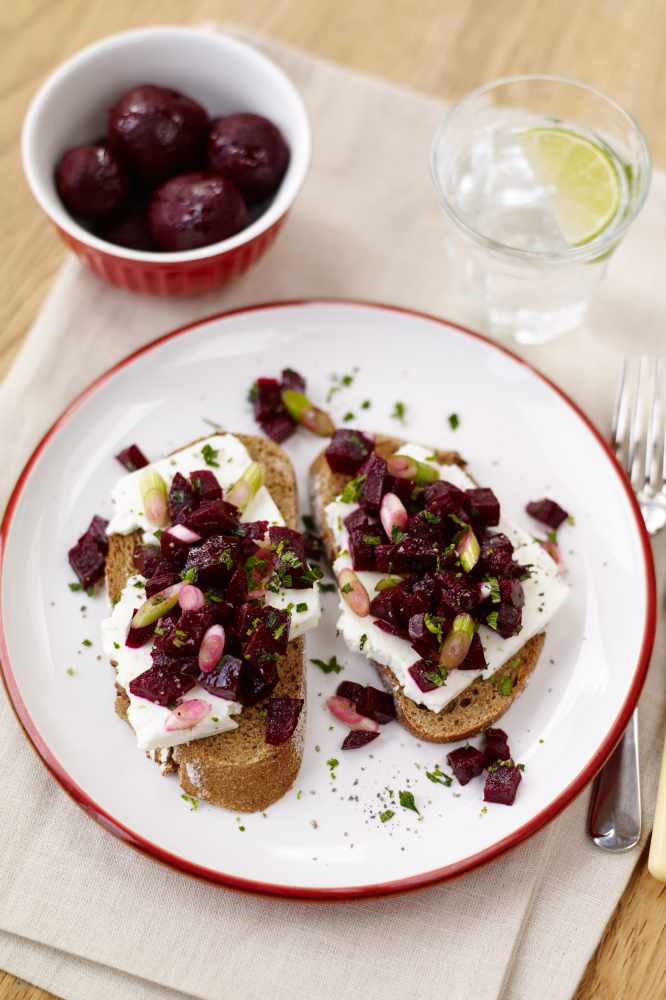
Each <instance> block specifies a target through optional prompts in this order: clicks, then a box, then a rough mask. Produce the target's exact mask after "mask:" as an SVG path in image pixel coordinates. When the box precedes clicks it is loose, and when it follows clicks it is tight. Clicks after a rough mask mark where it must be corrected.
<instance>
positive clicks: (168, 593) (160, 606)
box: [132, 583, 186, 628]
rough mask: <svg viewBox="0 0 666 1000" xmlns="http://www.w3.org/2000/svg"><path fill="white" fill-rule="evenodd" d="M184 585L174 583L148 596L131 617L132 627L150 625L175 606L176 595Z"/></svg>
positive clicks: (176, 601)
mask: <svg viewBox="0 0 666 1000" xmlns="http://www.w3.org/2000/svg"><path fill="white" fill-rule="evenodd" d="M184 586H186V585H185V584H184V583H174V585H173V587H167V588H166V590H160V592H159V594H153V596H152V597H149V598H148V600H147V601H146V602H145V604H142V605H141V607H140V608H139V610H138V611H137V613H136V614H135V615H134V618H132V628H143V627H144V625H152V623H153V622H156V621H157V619H158V618H161V617H162V615H165V614H166V613H167V611H171V609H172V608H175V606H176V604H177V603H178V595H179V594H180V592H181V590H182V589H183V587H184Z"/></svg>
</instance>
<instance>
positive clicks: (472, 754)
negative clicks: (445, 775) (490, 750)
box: [446, 746, 484, 785]
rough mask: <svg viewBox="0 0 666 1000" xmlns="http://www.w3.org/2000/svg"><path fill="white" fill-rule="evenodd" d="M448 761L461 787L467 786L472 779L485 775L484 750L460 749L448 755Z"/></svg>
mask: <svg viewBox="0 0 666 1000" xmlns="http://www.w3.org/2000/svg"><path fill="white" fill-rule="evenodd" d="M446 759H447V760H448V762H449V764H450V765H451V767H452V768H453V773H454V774H455V776H456V778H457V779H458V781H459V782H460V784H461V785H466V784H467V783H468V782H470V781H471V780H472V778H478V776H479V775H480V774H483V766H484V765H483V750H477V748H476V747H473V746H466V747H459V748H458V749H457V750H452V751H451V753H449V754H447V755H446Z"/></svg>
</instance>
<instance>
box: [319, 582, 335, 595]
mask: <svg viewBox="0 0 666 1000" xmlns="http://www.w3.org/2000/svg"><path fill="white" fill-rule="evenodd" d="M317 586H318V587H319V589H320V590H321V591H323V592H324V593H325V594H332V593H333V591H334V590H335V584H334V583H318V584H317Z"/></svg>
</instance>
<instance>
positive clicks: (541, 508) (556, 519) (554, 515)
mask: <svg viewBox="0 0 666 1000" xmlns="http://www.w3.org/2000/svg"><path fill="white" fill-rule="evenodd" d="M525 510H526V511H527V513H528V514H529V515H530V517H533V518H535V519H536V520H537V521H541V523H542V524H546V525H548V527H549V528H552V529H553V531H557V529H558V528H559V526H560V525H561V524H562V521H566V519H567V518H568V516H569V515H568V514H567V512H566V510H563V509H562V508H561V507H560V505H559V504H557V503H555V501H554V500H545V499H544V500H536V501H534V502H533V503H528V505H527V507H526V508H525Z"/></svg>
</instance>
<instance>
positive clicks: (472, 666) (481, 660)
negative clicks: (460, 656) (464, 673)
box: [458, 632, 487, 670]
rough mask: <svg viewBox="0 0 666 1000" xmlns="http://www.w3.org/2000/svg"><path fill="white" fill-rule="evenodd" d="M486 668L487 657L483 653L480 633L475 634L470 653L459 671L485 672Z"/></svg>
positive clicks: (460, 665) (459, 665)
mask: <svg viewBox="0 0 666 1000" xmlns="http://www.w3.org/2000/svg"><path fill="white" fill-rule="evenodd" d="M486 666H487V664H486V657H485V654H484V652H483V644H482V642H481V636H480V635H479V633H478V632H475V633H474V635H473V636H472V645H471V646H470V647H469V653H468V654H467V656H466V657H465V659H464V660H463V661H462V663H460V664H458V670H485V669H486Z"/></svg>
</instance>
